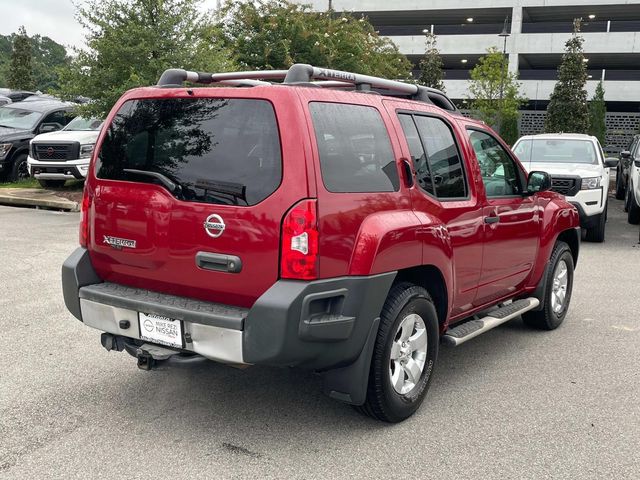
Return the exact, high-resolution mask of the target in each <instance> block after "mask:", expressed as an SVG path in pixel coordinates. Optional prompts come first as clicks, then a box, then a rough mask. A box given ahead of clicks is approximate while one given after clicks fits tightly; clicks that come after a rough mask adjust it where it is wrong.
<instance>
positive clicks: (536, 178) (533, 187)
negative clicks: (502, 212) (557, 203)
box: [527, 171, 551, 195]
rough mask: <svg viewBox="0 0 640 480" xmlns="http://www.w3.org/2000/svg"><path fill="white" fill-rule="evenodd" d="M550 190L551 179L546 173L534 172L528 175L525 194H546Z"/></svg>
mask: <svg viewBox="0 0 640 480" xmlns="http://www.w3.org/2000/svg"><path fill="white" fill-rule="evenodd" d="M547 190H551V177H550V176H549V174H548V173H547V172H540V171H534V172H531V173H530V174H529V178H528V179H527V193H528V194H529V195H533V194H534V193H539V192H546V191H547Z"/></svg>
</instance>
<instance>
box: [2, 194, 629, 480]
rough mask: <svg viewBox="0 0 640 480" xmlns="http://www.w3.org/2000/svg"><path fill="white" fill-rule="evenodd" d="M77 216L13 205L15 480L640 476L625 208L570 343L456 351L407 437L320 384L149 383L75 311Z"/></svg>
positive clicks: (8, 233)
mask: <svg viewBox="0 0 640 480" xmlns="http://www.w3.org/2000/svg"><path fill="white" fill-rule="evenodd" d="M78 220H79V215H78V214H77V213H62V212H52V211H45V210H31V209H22V208H12V207H0V252H1V253H0V352H1V354H2V364H1V366H0V478H1V479H57V478H60V479H76V478H77V479H87V478H105V479H107V478H108V479H114V478H127V479H138V478H140V479H149V478H154V479H163V478H191V479H227V478H229V479H231V478H234V479H235V478H237V479H245V478H248V479H252V480H259V479H270V478H296V479H333V478H355V479H360V478H363V479H364V478H380V479H409V478H420V479H429V478H433V479H438V480H444V479H494V478H495V479H506V478H514V479H516V478H517V479H546V478H553V479H565V478H567V479H574V478H575V479H601V478H602V479H637V478H640V454H639V453H638V450H639V447H640V401H639V399H640V316H639V315H638V312H639V311H640V295H639V294H638V292H639V291H640V245H638V227H637V226H636V227H634V226H630V225H628V224H627V223H626V218H625V216H624V214H623V212H622V205H621V202H618V201H615V200H611V204H610V210H609V222H608V226H607V239H606V242H605V243H604V244H590V243H586V242H583V243H582V251H581V253H580V260H579V263H578V268H577V271H576V276H575V284H574V292H573V298H572V304H571V308H570V311H569V314H568V316H567V318H566V320H565V322H564V324H563V325H562V326H561V327H560V328H559V329H558V330H556V331H554V332H538V331H532V330H530V329H528V328H526V327H525V326H524V325H523V324H522V322H521V320H519V319H516V320H513V321H511V322H508V323H507V324H505V325H503V326H501V327H498V328H497V329H495V330H493V331H491V332H488V333H486V334H484V335H481V336H480V337H478V338H476V339H474V340H471V341H469V342H468V343H466V344H464V345H462V346H460V347H457V348H455V349H450V348H446V347H442V348H441V350H440V352H441V354H440V358H439V361H438V364H437V366H436V372H435V377H434V380H433V383H432V386H431V389H430V392H429V394H428V397H427V400H426V401H425V403H424V404H423V406H422V408H421V409H420V410H419V411H418V413H417V414H416V415H415V416H413V417H412V418H410V419H409V420H407V421H405V422H404V423H401V424H398V425H386V424H382V423H379V422H376V421H373V420H371V419H368V418H365V417H362V416H360V415H359V414H357V413H356V412H355V411H354V410H352V409H351V408H350V407H348V406H345V405H342V404H340V403H337V402H334V401H333V400H331V399H329V398H327V397H325V396H323V395H322V394H321V393H320V387H321V381H320V379H319V378H318V377H316V376H315V375H313V374H311V373H305V372H299V371H294V370H287V369H270V368H262V367H252V368H248V369H245V370H238V369H234V368H230V367H226V366H222V365H217V364H214V363H207V364H205V365H201V366H197V367H176V368H173V369H169V370H162V371H153V372H143V371H141V370H138V369H137V368H136V364H135V360H134V359H133V358H131V357H129V356H128V355H127V354H126V353H115V352H111V353H109V352H107V351H105V350H104V349H103V348H102V347H101V346H100V342H99V337H100V335H99V333H98V332H97V331H95V330H92V329H90V328H88V327H85V326H84V325H83V324H82V323H80V322H78V321H77V320H75V319H74V318H73V317H72V316H71V314H69V313H68V312H67V311H66V309H65V307H64V304H63V301H62V295H61V286H60V266H61V264H62V262H63V260H64V259H65V258H66V257H67V256H68V254H69V253H70V252H71V251H72V250H73V249H74V248H75V247H76V245H77V237H78V234H77V224H78Z"/></svg>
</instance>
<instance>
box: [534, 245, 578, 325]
mask: <svg viewBox="0 0 640 480" xmlns="http://www.w3.org/2000/svg"><path fill="white" fill-rule="evenodd" d="M545 275H546V278H545V279H543V280H544V281H545V282H546V283H545V285H546V286H545V292H544V299H543V301H542V309H541V310H539V311H531V312H526V313H523V314H522V320H523V321H524V323H526V324H527V325H529V326H530V327H533V328H538V329H540V330H554V329H556V328H558V327H559V326H560V325H561V324H562V322H563V321H564V317H566V315H567V311H568V310H569V302H570V301H571V291H572V289H573V256H572V255H571V249H570V248H569V245H567V244H566V243H564V242H558V243H556V245H555V247H554V248H553V252H552V254H551V258H550V259H549V269H548V270H547V272H546V274H545Z"/></svg>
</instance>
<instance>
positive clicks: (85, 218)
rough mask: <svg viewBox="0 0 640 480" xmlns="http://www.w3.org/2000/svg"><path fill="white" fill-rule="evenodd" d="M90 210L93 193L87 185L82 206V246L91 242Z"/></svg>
mask: <svg viewBox="0 0 640 480" xmlns="http://www.w3.org/2000/svg"><path fill="white" fill-rule="evenodd" d="M89 210H91V195H90V194H89V192H88V189H87V187H86V186H85V187H84V192H83V193H82V206H81V207H80V246H81V247H85V248H86V247H87V244H88V243H89Z"/></svg>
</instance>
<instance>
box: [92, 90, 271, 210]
mask: <svg viewBox="0 0 640 480" xmlns="http://www.w3.org/2000/svg"><path fill="white" fill-rule="evenodd" d="M96 176H97V177H98V178H103V179H110V180H125V181H133V182H146V183H154V184H157V185H161V186H163V187H164V188H166V189H167V190H168V191H169V192H171V194H172V195H173V196H175V197H176V198H177V199H179V200H183V201H187V202H203V203H211V204H221V205H235V206H251V205H255V204H257V203H259V202H261V201H262V200H264V199H265V198H267V197H268V196H269V195H271V194H272V193H273V192H274V191H275V190H276V189H277V188H278V185H279V184H280V181H281V179H282V159H281V152H280V139H279V136H278V127H277V123H276V116H275V113H274V110H273V107H272V106H271V104H270V103H269V102H268V101H266V100H255V99H228V98H227V99H220V98H171V99H167V98H164V99H145V100H131V101H128V102H126V103H125V104H124V105H123V106H122V108H120V110H119V111H118V114H117V115H116V116H115V118H114V119H113V122H112V123H111V125H110V126H109V129H108V130H107V133H106V136H105V139H104V141H103V143H102V146H101V149H100V153H99V156H98V159H97V162H96Z"/></svg>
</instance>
